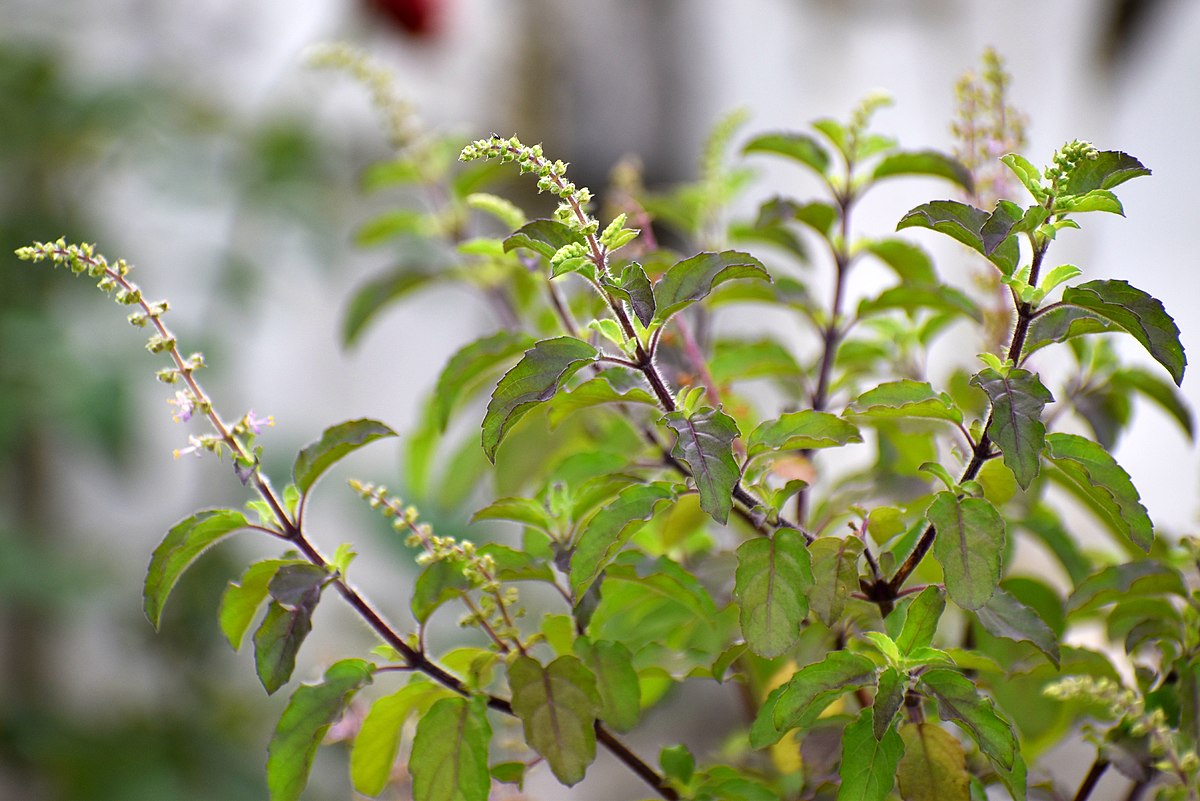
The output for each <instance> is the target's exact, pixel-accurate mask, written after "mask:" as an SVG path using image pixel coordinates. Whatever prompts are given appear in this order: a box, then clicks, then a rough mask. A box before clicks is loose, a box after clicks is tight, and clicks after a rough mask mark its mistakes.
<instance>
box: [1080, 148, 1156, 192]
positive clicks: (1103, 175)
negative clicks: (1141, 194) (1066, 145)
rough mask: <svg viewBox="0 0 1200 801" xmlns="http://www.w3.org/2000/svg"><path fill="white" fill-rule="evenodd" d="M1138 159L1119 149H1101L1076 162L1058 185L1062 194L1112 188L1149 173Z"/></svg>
mask: <svg viewBox="0 0 1200 801" xmlns="http://www.w3.org/2000/svg"><path fill="white" fill-rule="evenodd" d="M1149 174H1150V170H1148V169H1146V167H1145V166H1143V165H1142V163H1141V162H1140V161H1138V160H1137V159H1135V158H1134V157H1133V156H1131V155H1129V154H1128V153H1122V152H1121V151H1119V150H1102V151H1100V152H1099V153H1097V154H1096V156H1095V158H1089V159H1081V160H1080V161H1078V162H1076V163H1075V165H1074V166H1073V167H1072V168H1071V171H1070V173H1069V174H1068V175H1067V180H1066V182H1065V183H1064V184H1063V185H1062V186H1061V187H1060V191H1061V193H1062V194H1064V195H1085V194H1087V193H1088V192H1092V191H1095V190H1097V189H1112V188H1113V187H1114V186H1118V185H1120V184H1123V183H1125V182H1126V181H1128V180H1130V179H1131V178H1137V177H1138V176H1141V175H1149Z"/></svg>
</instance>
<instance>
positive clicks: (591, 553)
mask: <svg viewBox="0 0 1200 801" xmlns="http://www.w3.org/2000/svg"><path fill="white" fill-rule="evenodd" d="M674 495H675V493H674V491H673V490H672V488H671V486H670V485H669V484H664V483H653V484H634V485H633V486H630V487H626V488H625V489H624V490H622V491H621V492H620V494H618V495H617V497H616V498H615V499H614V500H613V501H612V502H610V503H608V504H606V505H605V506H604V507H602V508H601V509H600V511H599V512H597V513H596V514H595V515H593V516H592V518H591V520H589V521H588V523H587V525H586V526H585V527H584V529H583V533H582V534H580V535H579V541H578V543H577V544H576V546H575V549H574V552H573V553H572V554H571V573H570V580H571V593H572V595H574V597H575V599H576V601H578V600H580V599H582V598H583V596H584V594H585V593H586V592H587V591H588V588H589V587H591V586H592V582H594V581H595V580H596V579H597V578H598V577H599V576H600V573H601V571H603V570H604V567H605V565H607V564H608V563H609V562H610V561H611V560H612V558H613V557H614V556H616V555H617V552H618V551H620V550H621V548H623V547H624V546H625V543H627V542H629V538H630V537H632V536H633V535H634V534H636V533H637V532H638V530H639V529H641V527H642V526H643V525H645V524H646V523H647V522H648V521H650V520H651V519H652V518H653V517H654V513H655V512H656V511H657V510H658V509H659V508H660V506H661V504H662V502H663V501H667V500H670V499H671V498H673V497H674Z"/></svg>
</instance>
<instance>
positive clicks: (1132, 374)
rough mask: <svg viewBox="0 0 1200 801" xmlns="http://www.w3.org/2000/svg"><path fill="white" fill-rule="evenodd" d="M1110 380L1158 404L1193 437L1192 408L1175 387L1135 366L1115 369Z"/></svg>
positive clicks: (1189, 436)
mask: <svg viewBox="0 0 1200 801" xmlns="http://www.w3.org/2000/svg"><path fill="white" fill-rule="evenodd" d="M1111 381H1112V383H1114V384H1117V385H1119V386H1127V387H1129V388H1130V389H1132V390H1134V391H1135V392H1139V393H1141V394H1142V395H1143V396H1144V397H1146V398H1148V399H1149V400H1151V401H1153V402H1154V403H1156V404H1158V406H1159V407H1160V408H1161V409H1163V411H1165V412H1166V413H1167V414H1169V415H1170V416H1171V417H1173V418H1174V419H1175V422H1177V423H1179V427H1180V428H1182V429H1183V430H1184V431H1185V432H1186V433H1187V435H1188V439H1192V438H1194V433H1195V432H1194V431H1193V428H1192V410H1191V408H1189V407H1188V405H1187V401H1186V400H1185V399H1184V397H1183V395H1181V394H1180V392H1179V391H1178V390H1177V389H1175V387H1173V386H1171V385H1170V384H1168V383H1167V382H1165V381H1162V380H1160V379H1159V377H1158V376H1156V375H1152V374H1151V373H1149V372H1147V371H1145V370H1141V369H1139V368H1136V367H1128V368H1125V369H1122V370H1117V371H1116V372H1115V373H1113V375H1112V379H1111Z"/></svg>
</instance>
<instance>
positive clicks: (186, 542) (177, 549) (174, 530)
mask: <svg viewBox="0 0 1200 801" xmlns="http://www.w3.org/2000/svg"><path fill="white" fill-rule="evenodd" d="M248 525H250V523H249V521H247V520H246V516H245V515H243V514H242V513H241V512H239V511H237V510H236V509H206V510H204V511H202V512H196V514H194V515H191V516H190V517H185V518H184V519H183V520H180V521H179V522H178V523H176V524H175V525H173V526H171V530H170V531H168V532H167V536H166V537H164V538H163V541H162V542H161V543H159V545H158V547H157V548H155V549H154V553H153V554H152V555H151V557H150V567H149V568H148V569H147V570H146V583H145V586H144V588H143V590H142V603H143V605H142V608H143V609H144V610H145V612H146V618H147V619H148V620H149V621H150V622H151V623H152V624H153V625H154V628H156V629H157V628H158V624H159V622H160V621H161V620H162V611H163V606H165V605H166V603H167V596H169V595H170V594H171V590H172V589H174V587H175V583H176V582H177V581H179V577H180V576H182V575H183V571H185V570H187V569H188V567H189V566H190V565H191V564H192V562H194V561H196V559H197V558H198V557H199V556H200V554H202V553H204V552H205V551H206V550H208V549H209V548H211V547H212V546H213V545H216V544H217V543H218V542H220V541H221V540H223V539H225V538H226V537H227V536H229V535H230V534H232V533H234V532H235V531H238V530H240V529H243V528H245V527H246V526H248Z"/></svg>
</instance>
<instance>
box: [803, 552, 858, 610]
mask: <svg viewBox="0 0 1200 801" xmlns="http://www.w3.org/2000/svg"><path fill="white" fill-rule="evenodd" d="M862 552H863V543H862V540H860V539H859V538H858V537H818V538H817V539H815V540H813V542H812V543H811V544H810V545H809V546H808V553H809V555H810V556H811V557H812V573H813V587H812V591H811V592H809V594H808V605H809V607H810V608H811V609H812V611H813V614H815V615H816V616H817V617H818V618H819V619H820V620H821V622H822V623H824V624H825V625H826V626H832V625H833V624H834V623H836V622H837V621H838V620H839V619H840V618H841V616H842V611H843V610H844V609H845V608H846V599H847V598H849V597H850V593H851V592H855V591H857V590H858V558H859V557H860V556H862Z"/></svg>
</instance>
